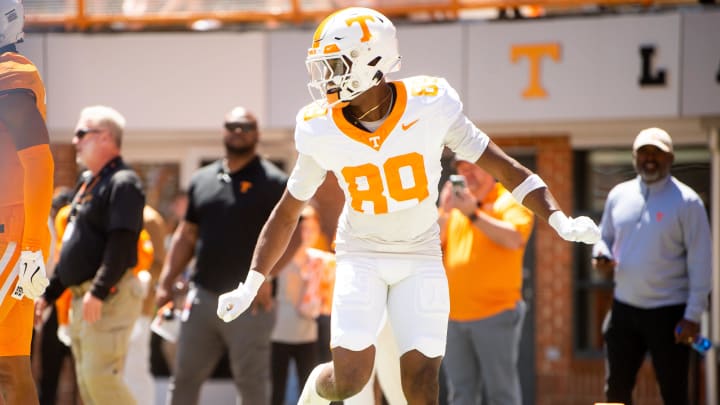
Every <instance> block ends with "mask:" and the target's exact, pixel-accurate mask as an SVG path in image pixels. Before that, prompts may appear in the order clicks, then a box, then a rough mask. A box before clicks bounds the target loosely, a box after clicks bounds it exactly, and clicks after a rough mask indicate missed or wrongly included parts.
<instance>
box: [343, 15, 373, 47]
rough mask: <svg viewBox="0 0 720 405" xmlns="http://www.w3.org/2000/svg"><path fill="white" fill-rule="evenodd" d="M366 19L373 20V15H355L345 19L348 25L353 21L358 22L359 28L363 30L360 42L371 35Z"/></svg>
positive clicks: (365, 40)
mask: <svg viewBox="0 0 720 405" xmlns="http://www.w3.org/2000/svg"><path fill="white" fill-rule="evenodd" d="M368 20H370V21H375V17H373V16H371V15H359V16H357V17H353V18H348V19H347V20H345V23H346V24H347V26H348V27H349V26H351V25H353V23H358V24H360V29H361V30H362V32H363V36H362V38H360V42H367V41H369V40H370V38H371V37H372V34H371V33H370V29H369V28H368V26H367V23H366V21H368Z"/></svg>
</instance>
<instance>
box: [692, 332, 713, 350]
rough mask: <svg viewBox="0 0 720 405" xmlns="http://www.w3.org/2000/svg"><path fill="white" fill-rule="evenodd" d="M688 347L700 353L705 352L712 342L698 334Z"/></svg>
mask: <svg viewBox="0 0 720 405" xmlns="http://www.w3.org/2000/svg"><path fill="white" fill-rule="evenodd" d="M690 347H692V348H693V349H695V351H696V352H698V353H700V354H705V353H706V352H707V351H708V350H710V348H711V347H712V342H711V341H710V339H708V338H706V337H704V336H700V335H698V337H697V338H695V341H694V342H692V343H691V344H690Z"/></svg>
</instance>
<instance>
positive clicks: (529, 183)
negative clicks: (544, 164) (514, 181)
mask: <svg viewBox="0 0 720 405" xmlns="http://www.w3.org/2000/svg"><path fill="white" fill-rule="evenodd" d="M543 187H547V185H546V184H545V182H544V181H543V179H541V178H540V176H538V175H537V174H535V173H533V174H531V175H529V176H527V177H526V178H525V180H523V182H522V183H520V184H518V186H517V187H515V189H514V190H513V191H512V195H513V197H515V200H516V201H517V202H519V203H521V204H522V202H523V200H524V199H525V197H526V196H527V195H528V193H530V192H531V191H533V190H537V189H538V188H543Z"/></svg>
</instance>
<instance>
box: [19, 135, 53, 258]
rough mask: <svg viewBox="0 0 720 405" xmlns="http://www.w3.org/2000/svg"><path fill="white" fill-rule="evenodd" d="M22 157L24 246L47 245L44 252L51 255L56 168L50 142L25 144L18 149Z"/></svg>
mask: <svg viewBox="0 0 720 405" xmlns="http://www.w3.org/2000/svg"><path fill="white" fill-rule="evenodd" d="M18 157H19V158H20V162H21V164H22V166H23V169H24V170H23V171H24V174H25V181H24V186H23V196H24V204H25V227H24V230H23V240H22V245H21V246H22V249H23V250H31V251H36V250H39V249H43V253H44V256H45V257H47V256H48V252H49V248H50V230H49V229H48V222H47V221H48V217H49V216H50V206H51V205H52V193H53V171H54V162H53V158H52V153H50V146H49V145H47V144H44V145H35V146H31V147H29V148H25V149H23V150H21V151H19V152H18Z"/></svg>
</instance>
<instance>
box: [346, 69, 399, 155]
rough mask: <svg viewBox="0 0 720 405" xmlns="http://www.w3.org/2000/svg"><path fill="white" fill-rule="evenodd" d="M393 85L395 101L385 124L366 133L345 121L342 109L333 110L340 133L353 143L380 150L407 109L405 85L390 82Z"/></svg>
mask: <svg viewBox="0 0 720 405" xmlns="http://www.w3.org/2000/svg"><path fill="white" fill-rule="evenodd" d="M392 84H394V85H395V93H396V98H397V99H396V100H395V104H394V105H393V110H392V112H390V115H389V116H388V117H387V119H385V122H383V124H382V125H381V126H380V128H378V129H377V130H376V131H375V132H372V133H370V132H366V131H363V130H362V129H360V128H358V127H356V126H354V125H353V124H351V123H349V122H348V120H346V119H345V116H344V115H343V113H342V109H340V108H333V110H332V115H333V121H334V122H335V125H337V127H338V128H339V129H340V131H342V132H343V133H344V134H345V135H346V136H348V137H349V138H351V139H353V140H354V141H357V142H360V143H362V144H365V145H367V146H369V147H371V148H373V149H375V150H380V148H381V147H382V144H383V142H385V140H386V139H387V137H388V136H389V135H390V133H391V132H392V131H393V130H394V129H395V127H396V126H397V124H398V122H400V118H402V116H403V114H405V108H406V107H407V92H406V90H405V84H404V83H403V82H401V81H397V82H392Z"/></svg>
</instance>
